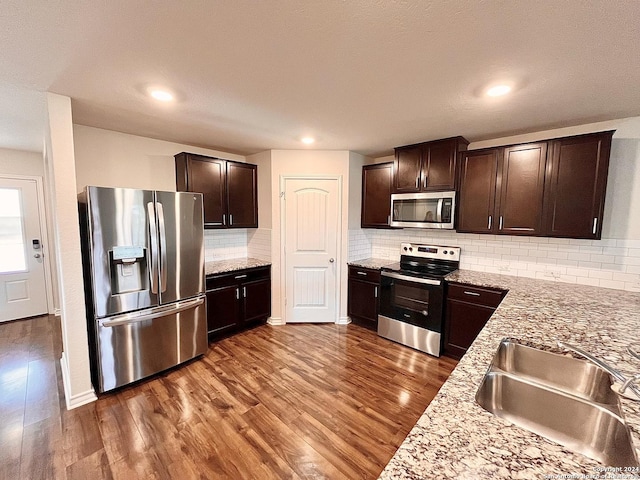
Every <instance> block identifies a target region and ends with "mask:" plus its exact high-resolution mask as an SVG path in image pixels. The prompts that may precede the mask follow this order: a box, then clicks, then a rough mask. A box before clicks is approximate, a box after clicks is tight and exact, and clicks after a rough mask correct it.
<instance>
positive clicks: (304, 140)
mask: <svg viewBox="0 0 640 480" xmlns="http://www.w3.org/2000/svg"><path fill="white" fill-rule="evenodd" d="M300 141H301V142H302V143H304V144H305V145H311V144H312V143H313V142H315V141H316V140H315V139H314V138H312V137H302V138H301V139H300Z"/></svg>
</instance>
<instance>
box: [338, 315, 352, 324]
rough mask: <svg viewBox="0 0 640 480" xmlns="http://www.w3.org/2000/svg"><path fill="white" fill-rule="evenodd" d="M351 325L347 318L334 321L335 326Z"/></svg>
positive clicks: (349, 319)
mask: <svg viewBox="0 0 640 480" xmlns="http://www.w3.org/2000/svg"><path fill="white" fill-rule="evenodd" d="M350 323H351V318H349V317H340V318H338V320H336V325H349V324H350Z"/></svg>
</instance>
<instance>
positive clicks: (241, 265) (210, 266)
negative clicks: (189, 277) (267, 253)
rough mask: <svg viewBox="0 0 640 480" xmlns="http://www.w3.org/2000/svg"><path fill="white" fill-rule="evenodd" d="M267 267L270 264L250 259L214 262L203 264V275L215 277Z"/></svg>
mask: <svg viewBox="0 0 640 480" xmlns="http://www.w3.org/2000/svg"><path fill="white" fill-rule="evenodd" d="M269 265H271V262H267V261H266V260H258V259H257V258H251V257H247V258H234V259H231V260H216V261H210V262H205V264H204V273H205V275H216V274H218V273H226V272H235V271H238V270H245V269H247V268H257V267H267V266H269Z"/></svg>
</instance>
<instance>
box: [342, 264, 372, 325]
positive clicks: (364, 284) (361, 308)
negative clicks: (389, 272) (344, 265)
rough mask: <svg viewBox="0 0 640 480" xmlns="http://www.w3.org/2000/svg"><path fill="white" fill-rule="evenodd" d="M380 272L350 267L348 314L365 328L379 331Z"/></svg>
mask: <svg viewBox="0 0 640 480" xmlns="http://www.w3.org/2000/svg"><path fill="white" fill-rule="evenodd" d="M379 292H380V272H379V271H378V270H374V269H371V268H361V267H353V266H350V267H349V299H348V305H347V314H348V315H349V317H351V320H352V321H353V322H354V323H356V324H358V325H362V326H363V327H367V328H371V329H373V330H377V329H378V306H379V298H378V294H379Z"/></svg>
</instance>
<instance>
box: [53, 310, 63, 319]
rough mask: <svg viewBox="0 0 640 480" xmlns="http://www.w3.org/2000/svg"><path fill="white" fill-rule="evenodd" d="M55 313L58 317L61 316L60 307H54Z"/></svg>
mask: <svg viewBox="0 0 640 480" xmlns="http://www.w3.org/2000/svg"><path fill="white" fill-rule="evenodd" d="M53 314H54V315H55V316H56V317H59V316H60V315H61V314H62V310H60V309H59V308H54V309H53Z"/></svg>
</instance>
